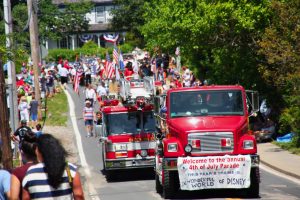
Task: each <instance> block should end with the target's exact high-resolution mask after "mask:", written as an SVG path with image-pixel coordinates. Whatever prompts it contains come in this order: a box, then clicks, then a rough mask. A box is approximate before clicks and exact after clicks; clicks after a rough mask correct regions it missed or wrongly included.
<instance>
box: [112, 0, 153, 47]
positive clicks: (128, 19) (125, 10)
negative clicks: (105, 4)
mask: <svg viewBox="0 0 300 200" xmlns="http://www.w3.org/2000/svg"><path fill="white" fill-rule="evenodd" d="M145 2H148V3H150V2H152V0H148V1H146V0H135V1H132V0H114V4H115V5H116V6H117V7H116V9H115V10H113V11H112V14H113V19H112V21H111V23H112V27H113V29H114V30H116V31H120V30H126V31H127V32H129V38H130V40H135V42H134V43H135V45H138V46H143V45H144V37H143V35H142V34H141V32H140V27H141V26H142V25H144V23H145V19H144V17H143V13H144V12H145V9H144V5H145Z"/></svg>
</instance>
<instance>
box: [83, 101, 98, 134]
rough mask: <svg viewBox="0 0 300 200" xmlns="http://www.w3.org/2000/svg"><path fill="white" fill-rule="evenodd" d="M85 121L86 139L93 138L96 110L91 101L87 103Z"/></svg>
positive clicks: (84, 112) (84, 113)
mask: <svg viewBox="0 0 300 200" xmlns="http://www.w3.org/2000/svg"><path fill="white" fill-rule="evenodd" d="M83 119H84V125H85V127H86V131H87V136H86V137H91V136H92V135H93V122H94V119H95V114H94V108H93V107H92V106H91V102H90V101H89V100H86V101H85V107H84V108H83Z"/></svg>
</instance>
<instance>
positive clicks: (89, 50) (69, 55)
mask: <svg viewBox="0 0 300 200" xmlns="http://www.w3.org/2000/svg"><path fill="white" fill-rule="evenodd" d="M119 48H120V49H121V51H122V53H128V52H131V51H132V50H133V47H132V46H131V45H130V44H124V45H120V46H119ZM106 52H108V53H109V54H110V56H111V55H112V52H113V47H108V48H102V47H100V48H99V47H98V46H97V45H96V44H95V43H94V42H92V41H91V42H87V43H85V44H84V46H83V47H81V48H77V49H75V50H71V49H51V50H49V52H48V56H47V58H46V60H47V62H51V61H52V62H55V61H58V60H59V58H62V59H68V60H70V61H74V60H75V59H76V55H77V56H78V57H80V56H99V57H100V58H103V59H105V57H106Z"/></svg>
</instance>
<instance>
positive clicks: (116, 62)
mask: <svg viewBox="0 0 300 200" xmlns="http://www.w3.org/2000/svg"><path fill="white" fill-rule="evenodd" d="M113 57H114V62H115V64H116V65H117V66H119V54H118V48H117V46H116V45H114V50H113Z"/></svg>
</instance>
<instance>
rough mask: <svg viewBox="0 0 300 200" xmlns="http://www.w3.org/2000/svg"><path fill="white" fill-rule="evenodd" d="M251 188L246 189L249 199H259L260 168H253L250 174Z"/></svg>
mask: <svg viewBox="0 0 300 200" xmlns="http://www.w3.org/2000/svg"><path fill="white" fill-rule="evenodd" d="M250 180H251V183H250V187H249V188H247V189H246V194H247V197H251V198H257V197H259V183H260V178H259V168H252V169H251V174H250Z"/></svg>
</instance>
